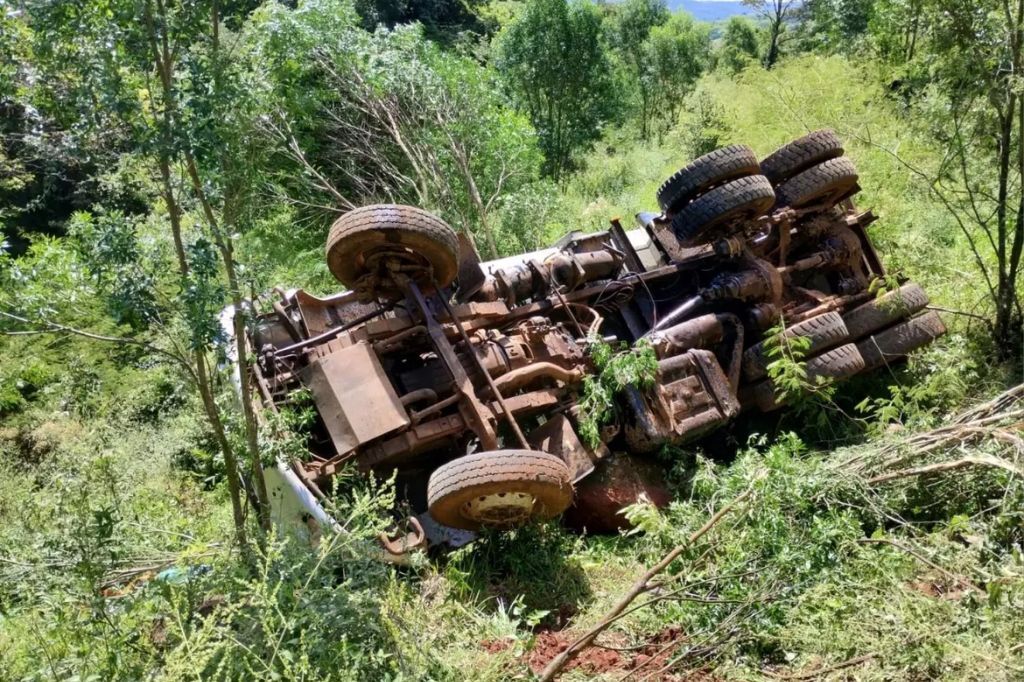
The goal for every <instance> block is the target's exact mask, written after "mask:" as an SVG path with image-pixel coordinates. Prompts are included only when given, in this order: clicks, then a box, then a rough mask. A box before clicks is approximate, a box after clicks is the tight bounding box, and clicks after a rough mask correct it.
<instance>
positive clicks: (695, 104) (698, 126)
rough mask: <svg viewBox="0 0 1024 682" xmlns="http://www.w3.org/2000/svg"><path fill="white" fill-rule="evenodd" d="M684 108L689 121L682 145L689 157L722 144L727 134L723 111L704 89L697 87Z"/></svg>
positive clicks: (710, 150) (712, 149)
mask: <svg viewBox="0 0 1024 682" xmlns="http://www.w3.org/2000/svg"><path fill="white" fill-rule="evenodd" d="M685 110H686V112H687V113H688V114H689V115H690V122H689V125H688V127H687V129H686V132H685V134H684V137H683V145H684V147H685V149H686V152H687V154H689V156H690V158H691V159H696V158H697V157H698V156H703V155H705V154H707V153H709V152H712V151H714V150H716V149H718V148H719V147H721V146H722V140H723V139H724V138H725V137H726V136H727V135H728V124H727V123H726V122H725V119H724V115H725V111H724V109H723V108H722V105H720V104H719V103H718V102H716V101H715V99H714V98H713V97H712V96H711V95H710V94H709V93H708V92H707V91H705V90H703V89H698V90H697V91H696V92H694V93H693V94H692V95H691V96H690V97H689V98H688V99H687V100H686V104H685Z"/></svg>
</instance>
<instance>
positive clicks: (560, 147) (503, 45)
mask: <svg viewBox="0 0 1024 682" xmlns="http://www.w3.org/2000/svg"><path fill="white" fill-rule="evenodd" d="M496 63H497V67H498V70H499V71H500V72H501V74H502V76H503V78H504V79H505V82H506V83H507V85H508V89H509V91H510V93H511V95H512V98H513V100H514V102H515V103H516V105H517V106H518V107H520V108H522V109H523V110H524V111H526V112H527V114H528V115H529V117H530V120H531V121H532V122H533V125H534V127H535V128H536V130H537V135H538V138H539V144H540V148H541V150H542V151H543V152H544V157H545V171H546V172H547V173H548V174H549V175H551V176H553V177H554V178H556V179H558V178H559V177H561V175H562V174H563V173H564V172H565V171H566V170H567V169H569V168H571V167H572V166H573V162H574V157H575V155H576V154H578V153H579V152H581V151H583V150H585V149H587V148H588V147H589V146H590V144H591V143H592V142H593V141H594V140H596V139H598V137H600V135H601V127H602V125H603V124H604V123H607V122H609V121H611V120H612V119H613V118H614V117H615V115H616V106H615V105H616V102H615V89H614V83H613V80H612V78H611V76H610V65H609V59H608V54H607V52H606V49H605V47H604V45H603V43H602V40H601V19H600V16H599V15H598V13H597V10H596V9H595V8H594V6H593V5H590V4H587V3H583V2H577V1H573V2H569V1H568V0H530V2H529V3H528V4H527V5H526V7H525V9H524V10H523V13H522V14H521V15H520V16H519V18H518V19H517V20H516V21H515V22H513V23H512V24H510V25H509V26H508V27H507V28H506V29H504V30H503V31H502V33H501V34H499V36H498V39H497V51H496Z"/></svg>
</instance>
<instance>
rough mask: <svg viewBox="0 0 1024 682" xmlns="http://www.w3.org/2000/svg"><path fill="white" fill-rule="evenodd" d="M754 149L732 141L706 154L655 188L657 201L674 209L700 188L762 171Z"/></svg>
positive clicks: (662, 205) (663, 207)
mask: <svg viewBox="0 0 1024 682" xmlns="http://www.w3.org/2000/svg"><path fill="white" fill-rule="evenodd" d="M760 168H761V167H760V164H758V162H757V156H756V155H755V154H754V150H753V149H751V148H750V147H748V146H746V145H732V146H729V147H722V148H721V149H716V150H715V151H713V152H710V153H709V154H705V155H704V156H701V157H699V158H697V159H695V160H694V161H693V162H691V163H690V164H689V165H687V166H685V167H684V168H682V169H680V170H678V171H676V173H675V174H674V175H673V176H672V177H670V178H669V179H668V180H666V181H665V182H664V184H662V186H661V187H660V188H659V189H658V195H657V196H658V205H659V206H661V210H662V211H665V212H666V213H674V212H676V211H678V210H679V209H681V208H682V207H683V206H685V205H686V204H687V203H689V202H690V201H692V200H693V199H695V198H696V197H697V196H698V195H700V194H701V193H703V192H706V191H708V190H709V189H712V188H713V187H716V186H717V185H720V184H722V183H723V182H728V181H729V180H735V179H736V178H742V177H745V176H747V175H757V174H759V173H760V172H761V170H760Z"/></svg>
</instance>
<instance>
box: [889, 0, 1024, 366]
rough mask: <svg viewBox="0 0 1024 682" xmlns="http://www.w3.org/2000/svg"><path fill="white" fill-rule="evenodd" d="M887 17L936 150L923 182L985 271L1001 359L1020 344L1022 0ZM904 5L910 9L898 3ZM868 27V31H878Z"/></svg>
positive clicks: (895, 54)
mask: <svg viewBox="0 0 1024 682" xmlns="http://www.w3.org/2000/svg"><path fill="white" fill-rule="evenodd" d="M914 7H916V9H917V10H918V11H917V12H916V13H914V15H913V16H910V13H909V11H908V12H904V13H903V14H902V15H901V16H902V20H901V21H900V22H895V23H893V24H890V25H889V26H890V29H891V30H893V31H894V34H893V35H889V36H888V37H886V39H885V40H884V42H883V45H885V46H887V48H886V52H885V53H886V55H887V56H888V57H889V58H890V59H892V60H893V61H894V62H896V63H897V64H900V67H899V68H900V69H901V72H902V73H904V74H906V76H905V78H903V79H901V80H900V81H899V82H900V83H901V89H903V90H904V92H905V94H906V95H907V98H908V104H909V106H910V110H911V112H912V114H913V116H912V118H911V123H913V124H916V125H919V126H920V127H922V128H923V129H924V132H925V133H926V134H927V135H928V136H929V137H931V138H933V139H935V140H936V141H937V142H938V143H939V145H940V146H941V147H942V149H944V150H945V151H944V155H943V156H942V158H941V159H940V161H939V162H938V163H937V164H935V165H934V166H932V167H918V166H911V169H912V170H913V171H914V172H916V173H917V174H918V175H919V176H921V177H922V178H924V179H926V180H927V182H928V185H929V187H930V188H931V190H932V192H933V193H934V195H935V196H936V197H937V198H938V199H939V200H940V201H941V202H942V204H943V205H944V206H945V207H946V209H947V210H948V211H949V213H950V214H951V215H952V217H953V218H954V219H955V220H956V222H957V224H958V225H959V227H960V231H961V233H962V234H963V236H964V237H965V239H966V241H967V243H968V246H969V247H970V250H971V252H972V254H973V258H974V262H975V265H976V266H977V267H978V269H979V270H980V272H981V273H982V275H983V276H984V279H985V283H986V290H987V294H988V298H989V301H990V302H991V305H992V308H993V318H994V319H993V324H992V333H993V337H994V339H995V341H996V344H997V348H998V351H999V353H1000V354H1001V355H1002V356H1003V357H1004V358H1018V359H1019V358H1020V352H1021V347H1022V342H1024V339H1022V317H1024V312H1022V302H1021V292H1020V288H1021V286H1020V270H1021V257H1022V254H1024V193H1022V192H1021V190H1020V188H1021V184H1022V182H1024V137H1022V135H1024V100H1022V90H1021V82H1020V73H1021V72H1022V69H1024V0H1017V1H1016V2H1012V3H1010V2H1001V1H996V0H985V1H983V2H975V3H970V4H962V3H958V2H955V1H954V0H920V1H919V2H916V5H914ZM904 9H905V10H909V9H910V6H905V7H904ZM878 28H879V27H878V26H877V25H876V27H875V30H878Z"/></svg>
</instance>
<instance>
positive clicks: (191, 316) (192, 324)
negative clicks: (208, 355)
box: [182, 239, 225, 350]
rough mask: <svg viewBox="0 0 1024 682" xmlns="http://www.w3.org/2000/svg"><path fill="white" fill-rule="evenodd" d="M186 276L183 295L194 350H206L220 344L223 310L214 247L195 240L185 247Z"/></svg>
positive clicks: (221, 285)
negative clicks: (187, 270) (220, 315)
mask: <svg viewBox="0 0 1024 682" xmlns="http://www.w3.org/2000/svg"><path fill="white" fill-rule="evenodd" d="M187 254H188V263H189V272H188V277H187V278H186V280H185V286H184V289H183V291H182V302H183V303H184V307H185V319H186V321H187V325H188V329H189V332H190V339H189V345H190V347H191V348H192V349H193V350H208V349H209V348H210V347H211V346H213V345H215V344H217V343H219V342H222V341H223V339H224V330H223V328H222V327H221V324H220V319H219V318H218V315H219V314H220V312H221V309H222V308H223V307H224V300H225V292H224V285H223V283H222V282H221V279H220V269H219V261H218V257H217V252H216V250H215V249H214V246H213V244H211V243H210V242H209V241H207V240H205V239H197V240H196V241H195V242H193V243H192V244H189V246H188V251H187Z"/></svg>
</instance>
